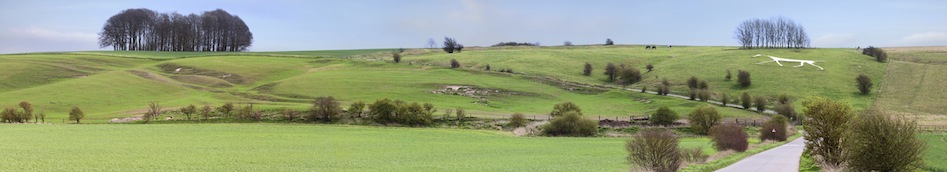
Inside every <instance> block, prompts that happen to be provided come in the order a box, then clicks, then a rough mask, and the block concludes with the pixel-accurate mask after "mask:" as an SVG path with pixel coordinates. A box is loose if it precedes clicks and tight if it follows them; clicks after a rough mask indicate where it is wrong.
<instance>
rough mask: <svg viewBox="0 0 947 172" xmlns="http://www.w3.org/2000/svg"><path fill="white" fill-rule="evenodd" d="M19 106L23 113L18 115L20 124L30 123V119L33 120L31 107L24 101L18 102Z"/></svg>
mask: <svg viewBox="0 0 947 172" xmlns="http://www.w3.org/2000/svg"><path fill="white" fill-rule="evenodd" d="M19 105H20V108H23V113H20V115H19V120H20V122H22V123H26V122H30V119H33V105H32V104H30V102H26V101H22V102H20V104H19Z"/></svg>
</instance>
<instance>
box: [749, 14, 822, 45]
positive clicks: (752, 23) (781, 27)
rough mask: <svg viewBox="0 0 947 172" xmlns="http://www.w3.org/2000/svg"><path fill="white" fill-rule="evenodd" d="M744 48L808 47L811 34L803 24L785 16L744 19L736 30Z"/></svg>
mask: <svg viewBox="0 0 947 172" xmlns="http://www.w3.org/2000/svg"><path fill="white" fill-rule="evenodd" d="M733 38H734V39H736V40H737V42H739V43H740V45H741V46H742V48H746V49H751V48H807V47H809V42H810V39H809V35H807V34H806V29H805V28H803V27H802V24H798V23H796V22H795V21H793V20H792V19H788V18H785V17H774V18H770V19H750V20H746V21H743V23H740V25H738V26H737V30H736V31H735V32H734V36H733Z"/></svg>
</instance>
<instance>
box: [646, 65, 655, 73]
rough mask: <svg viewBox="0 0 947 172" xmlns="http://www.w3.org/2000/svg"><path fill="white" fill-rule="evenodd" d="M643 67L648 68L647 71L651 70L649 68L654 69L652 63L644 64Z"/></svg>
mask: <svg viewBox="0 0 947 172" xmlns="http://www.w3.org/2000/svg"><path fill="white" fill-rule="evenodd" d="M644 68H645V69H648V72H651V69H654V65H651V64H648V65H647V66H644Z"/></svg>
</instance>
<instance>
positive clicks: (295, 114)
mask: <svg viewBox="0 0 947 172" xmlns="http://www.w3.org/2000/svg"><path fill="white" fill-rule="evenodd" d="M300 114H301V113H300V112H299V111H296V110H292V109H283V115H285V118H286V121H287V122H293V121H295V120H296V119H299V116H300Z"/></svg>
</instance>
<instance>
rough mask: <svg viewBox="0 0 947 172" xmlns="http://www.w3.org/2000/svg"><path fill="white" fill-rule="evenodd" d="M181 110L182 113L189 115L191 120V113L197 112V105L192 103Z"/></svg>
mask: <svg viewBox="0 0 947 172" xmlns="http://www.w3.org/2000/svg"><path fill="white" fill-rule="evenodd" d="M179 111H181V113H183V114H184V116H187V120H191V114H194V112H197V107H195V106H194V105H193V104H192V105H189V106H186V107H182V108H181V109H180V110H179Z"/></svg>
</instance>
